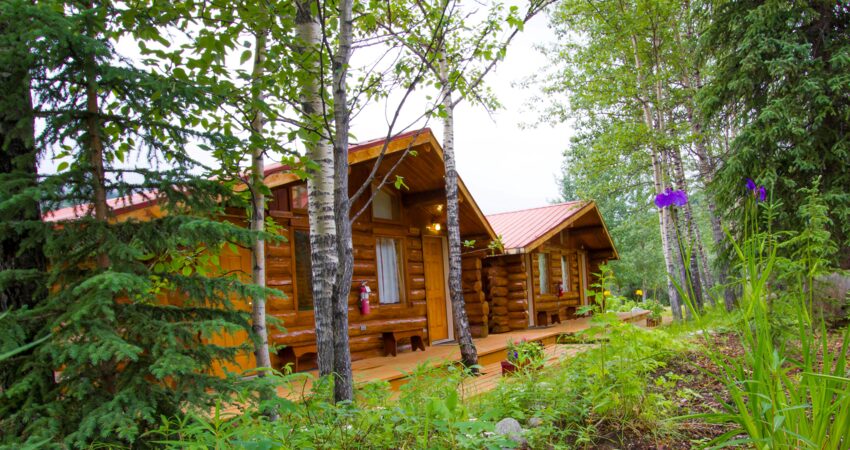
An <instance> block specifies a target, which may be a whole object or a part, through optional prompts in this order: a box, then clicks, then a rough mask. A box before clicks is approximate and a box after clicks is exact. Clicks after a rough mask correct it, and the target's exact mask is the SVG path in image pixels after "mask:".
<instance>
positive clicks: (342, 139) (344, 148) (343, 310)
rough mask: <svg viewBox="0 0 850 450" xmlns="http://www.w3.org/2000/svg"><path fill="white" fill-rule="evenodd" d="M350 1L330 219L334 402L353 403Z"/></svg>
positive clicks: (339, 78)
mask: <svg viewBox="0 0 850 450" xmlns="http://www.w3.org/2000/svg"><path fill="white" fill-rule="evenodd" d="M352 6H353V0H341V2H340V4H339V12H340V19H339V28H340V33H339V49H338V51H337V53H336V55H334V60H333V97H334V125H335V132H334V168H335V170H334V216H335V220H336V232H337V257H338V258H339V268H338V270H337V274H336V283H334V291H333V303H334V305H333V333H334V401H338V402H339V401H345V400H348V401H350V400H353V398H354V388H353V376H352V373H351V347H350V346H349V339H348V296H349V294H350V292H351V281H352V276H353V273H354V256H353V249H352V242H351V219H350V217H351V202H350V199H349V197H348V125H349V119H350V113H349V110H348V88H347V85H346V78H347V77H346V75H347V73H348V63H349V58H350V57H351V40H352V30H351V26H352Z"/></svg>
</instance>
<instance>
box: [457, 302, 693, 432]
mask: <svg viewBox="0 0 850 450" xmlns="http://www.w3.org/2000/svg"><path fill="white" fill-rule="evenodd" d="M592 322H593V325H594V326H593V328H591V329H590V330H586V331H585V332H582V333H581V334H584V335H585V336H586V337H587V338H588V339H593V340H596V341H597V342H599V343H598V344H597V346H596V347H595V348H591V349H588V350H587V351H585V352H582V353H579V354H578V355H576V356H575V357H572V358H569V359H567V360H564V361H563V362H562V363H561V364H560V365H558V366H555V367H551V368H547V369H544V370H543V371H542V372H528V373H522V374H519V375H518V376H516V377H511V379H510V380H505V381H504V382H503V383H501V384H500V385H499V386H498V387H497V388H496V389H495V390H494V391H492V392H489V393H487V394H484V395H483V396H481V398H480V399H476V400H477V404H476V405H475V407H474V408H473V411H476V412H478V413H479V415H481V416H485V415H486V416H489V417H492V418H494V419H495V418H503V417H513V418H515V419H518V420H525V419H528V418H531V417H537V418H540V419H543V420H542V422H543V426H541V427H539V428H535V429H532V430H530V431H529V433H528V434H527V436H526V437H527V438H528V439H529V442H530V445H531V448H543V447H545V446H546V445H564V444H568V445H585V444H586V445H594V444H598V443H599V442H598V441H599V440H600V434H609V433H610V435H613V436H620V437H621V438H622V437H623V436H625V435H626V434H627V433H629V432H634V431H639V432H640V433H643V434H664V433H667V432H669V431H671V430H670V428H669V427H668V426H667V425H666V422H665V419H666V418H667V416H668V415H669V413H670V411H671V402H670V401H669V400H668V399H666V398H665V397H664V396H663V395H661V394H657V393H653V392H652V391H653V390H652V389H649V388H648V383H650V382H651V381H650V380H649V379H648V374H650V373H652V372H655V371H656V370H658V369H659V368H661V367H663V366H664V364H665V363H664V361H665V360H666V359H667V358H669V357H670V356H671V355H673V354H675V352H677V351H679V350H682V349H683V347H682V345H681V344H679V343H678V341H677V340H676V339H674V338H673V337H672V336H671V335H669V334H667V333H665V332H662V331H657V330H645V329H642V328H638V327H635V326H634V325H631V324H627V323H623V322H621V321H620V320H619V319H617V317H616V315H615V314H612V313H606V314H597V315H595V316H594V317H593V319H592ZM603 335H604V336H607V338H608V339H607V340H602V339H599V337H601V336H603ZM618 444H622V442H619V443H618Z"/></svg>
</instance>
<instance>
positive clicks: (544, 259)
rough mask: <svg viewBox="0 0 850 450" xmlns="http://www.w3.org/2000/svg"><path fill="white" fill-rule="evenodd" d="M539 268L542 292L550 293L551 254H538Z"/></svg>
mask: <svg viewBox="0 0 850 450" xmlns="http://www.w3.org/2000/svg"><path fill="white" fill-rule="evenodd" d="M537 270H538V271H539V272H540V280H539V281H540V293H541V294H548V293H549V255H547V254H546V253H538V254H537Z"/></svg>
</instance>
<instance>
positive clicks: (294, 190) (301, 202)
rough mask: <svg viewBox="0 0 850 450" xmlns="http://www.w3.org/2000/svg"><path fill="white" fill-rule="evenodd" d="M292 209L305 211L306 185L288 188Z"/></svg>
mask: <svg viewBox="0 0 850 450" xmlns="http://www.w3.org/2000/svg"><path fill="white" fill-rule="evenodd" d="M290 193H291V195H292V209H307V185H306V184H296V185H295V186H292V187H291V188H290Z"/></svg>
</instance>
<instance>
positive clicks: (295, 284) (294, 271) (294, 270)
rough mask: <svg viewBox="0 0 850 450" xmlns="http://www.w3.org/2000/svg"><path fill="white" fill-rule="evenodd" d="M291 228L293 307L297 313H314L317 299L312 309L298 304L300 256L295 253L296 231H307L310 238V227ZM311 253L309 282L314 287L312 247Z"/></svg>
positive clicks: (308, 243)
mask: <svg viewBox="0 0 850 450" xmlns="http://www.w3.org/2000/svg"><path fill="white" fill-rule="evenodd" d="M290 229H291V230H292V232H291V236H290V241H289V242H290V243H291V245H292V248H291V249H290V254H291V256H292V270H291V271H290V274H291V277H292V295H293V296H294V297H295V298H294V299H293V300H294V301H293V302H292V307H293V309H294V310H295V313H296V314H306V313H313V312H314V308H315V300H314V301H313V308H310V309H301V307H300V305H299V304H298V299H299V298H300V296H299V294H298V273H297V270H298V265H297V264H298V258H296V257H295V254H296V253H297V252H296V250H295V233H296V232H306V233H307V238H308V239H309V237H310V229H309V228H304V227H290ZM307 248H308V249H310V242H309V240H308V242H307ZM310 254H311V256H310V283H309V284H310V285H311V287H312V284H313V275H312V272H313V260H312V249H310ZM312 295H313V294H312V292H311V293H310V297H311V299H312Z"/></svg>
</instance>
